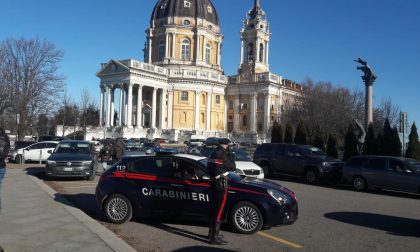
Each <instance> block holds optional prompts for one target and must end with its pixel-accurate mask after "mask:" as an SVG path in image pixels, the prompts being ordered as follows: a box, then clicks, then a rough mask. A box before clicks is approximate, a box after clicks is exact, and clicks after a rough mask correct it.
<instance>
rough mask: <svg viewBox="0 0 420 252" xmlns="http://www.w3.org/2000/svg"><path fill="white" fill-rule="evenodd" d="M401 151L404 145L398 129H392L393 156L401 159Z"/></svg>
mask: <svg viewBox="0 0 420 252" xmlns="http://www.w3.org/2000/svg"><path fill="white" fill-rule="evenodd" d="M401 149H402V144H401V140H400V135H399V133H398V129H397V127H394V128H393V129H392V135H391V149H390V151H391V156H395V157H401Z"/></svg>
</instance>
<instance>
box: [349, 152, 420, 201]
mask: <svg viewBox="0 0 420 252" xmlns="http://www.w3.org/2000/svg"><path fill="white" fill-rule="evenodd" d="M343 180H344V181H347V182H351V183H352V185H353V187H354V189H356V190H358V191H362V190H366V189H367V188H368V187H372V188H383V189H391V190H398V191H406V192H412V193H420V162H418V161H416V160H414V159H410V158H403V157H387V156H356V157H352V158H350V159H349V160H348V161H347V162H346V164H345V165H344V167H343Z"/></svg>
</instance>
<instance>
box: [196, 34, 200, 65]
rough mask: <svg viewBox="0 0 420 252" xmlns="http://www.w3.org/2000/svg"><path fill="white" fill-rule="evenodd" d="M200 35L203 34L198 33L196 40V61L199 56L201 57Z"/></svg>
mask: <svg viewBox="0 0 420 252" xmlns="http://www.w3.org/2000/svg"><path fill="white" fill-rule="evenodd" d="M200 37H201V36H200V35H199V34H198V33H197V36H196V38H197V39H196V41H197V42H196V45H195V61H196V62H197V61H198V58H199V57H198V56H199V52H200V50H199V49H200V40H201V39H200Z"/></svg>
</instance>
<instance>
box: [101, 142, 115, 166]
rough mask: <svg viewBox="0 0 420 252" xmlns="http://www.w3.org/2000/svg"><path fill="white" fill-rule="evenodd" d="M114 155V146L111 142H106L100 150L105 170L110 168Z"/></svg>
mask: <svg viewBox="0 0 420 252" xmlns="http://www.w3.org/2000/svg"><path fill="white" fill-rule="evenodd" d="M112 155H113V148H112V145H111V143H109V142H105V143H104V146H103V147H102V149H101V151H100V152H99V158H100V159H101V162H102V168H103V170H104V171H106V170H107V169H108V163H110V162H111V160H112Z"/></svg>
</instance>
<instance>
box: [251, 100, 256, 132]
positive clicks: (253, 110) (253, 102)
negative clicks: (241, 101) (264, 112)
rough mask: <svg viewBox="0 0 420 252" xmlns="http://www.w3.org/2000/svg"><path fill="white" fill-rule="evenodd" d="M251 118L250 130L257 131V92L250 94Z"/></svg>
mask: <svg viewBox="0 0 420 252" xmlns="http://www.w3.org/2000/svg"><path fill="white" fill-rule="evenodd" d="M250 107H251V116H250V117H251V120H250V123H251V125H250V131H251V132H256V131H257V93H252V94H251V106H250Z"/></svg>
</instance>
